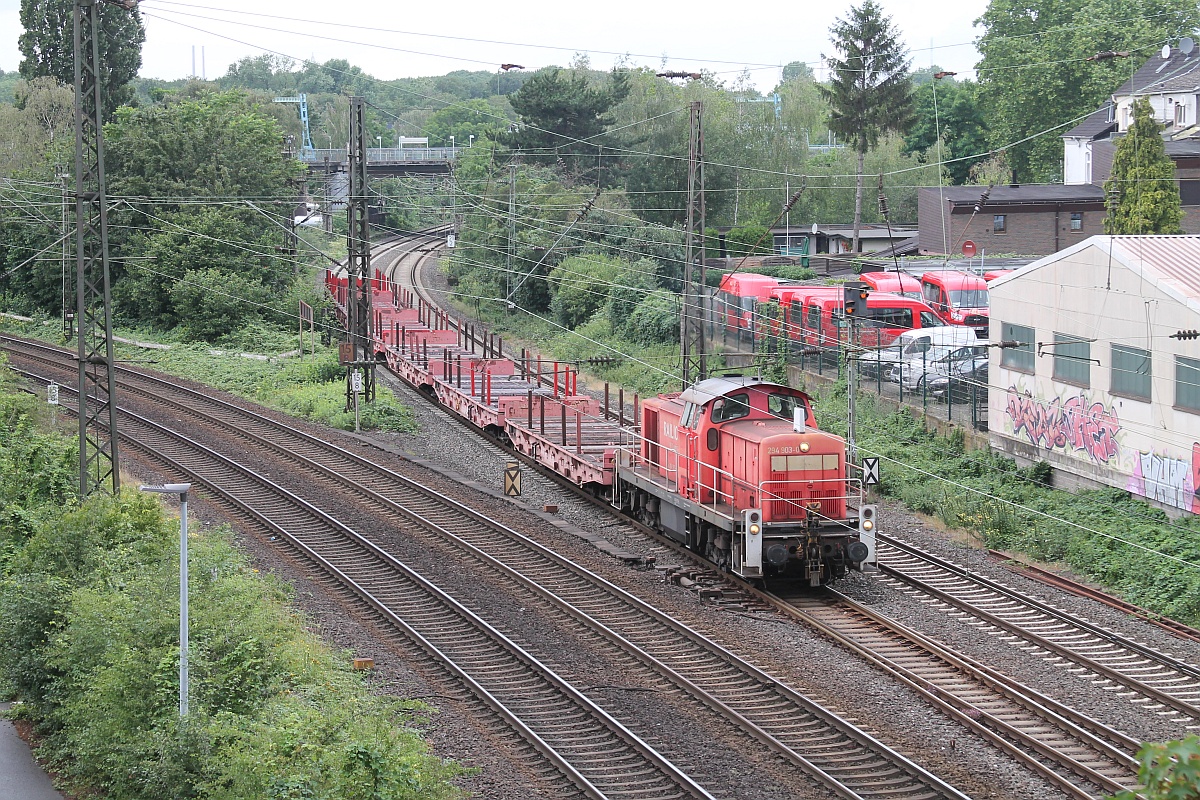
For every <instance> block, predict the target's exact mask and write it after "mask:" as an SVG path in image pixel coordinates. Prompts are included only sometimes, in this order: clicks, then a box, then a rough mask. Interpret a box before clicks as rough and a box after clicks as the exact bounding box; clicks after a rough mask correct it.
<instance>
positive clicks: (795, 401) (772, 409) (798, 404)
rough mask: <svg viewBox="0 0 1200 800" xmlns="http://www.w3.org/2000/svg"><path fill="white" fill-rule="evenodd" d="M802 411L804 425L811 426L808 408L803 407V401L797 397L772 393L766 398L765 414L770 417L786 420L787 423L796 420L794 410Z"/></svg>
mask: <svg viewBox="0 0 1200 800" xmlns="http://www.w3.org/2000/svg"><path fill="white" fill-rule="evenodd" d="M797 408H800V409H803V410H804V424H805V425H811V424H812V419H811V418H810V417H811V415H810V414H809V410H808V406H806V405H804V401H803V400H801V399H800V398H799V397H796V396H795V395H790V394H782V393H780V392H772V393H771V394H770V395H768V396H767V413H769V414H771V415H772V416H775V417H779V418H780V419H786V420H788V421H789V422H790V421H792V420H793V419H795V418H796V409H797Z"/></svg>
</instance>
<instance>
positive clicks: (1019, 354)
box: [1000, 322, 1034, 374]
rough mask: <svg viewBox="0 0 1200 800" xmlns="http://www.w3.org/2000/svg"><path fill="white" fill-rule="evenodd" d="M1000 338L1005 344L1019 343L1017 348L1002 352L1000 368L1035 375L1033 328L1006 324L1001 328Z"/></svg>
mask: <svg viewBox="0 0 1200 800" xmlns="http://www.w3.org/2000/svg"><path fill="white" fill-rule="evenodd" d="M1000 338H1001V339H1003V340H1004V341H1005V342H1017V343H1018V344H1017V346H1016V347H1005V348H1003V349H1002V350H1001V352H1002V353H1003V355H1002V356H1000V366H1002V367H1008V368H1009V369H1015V370H1018V371H1019V372H1028V373H1031V374H1032V373H1033V363H1034V362H1033V328H1027V327H1026V326H1024V325H1014V324H1013V323H1011V322H1005V323H1003V324H1002V325H1001V326H1000Z"/></svg>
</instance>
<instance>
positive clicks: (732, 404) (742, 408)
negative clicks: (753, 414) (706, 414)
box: [712, 393, 750, 422]
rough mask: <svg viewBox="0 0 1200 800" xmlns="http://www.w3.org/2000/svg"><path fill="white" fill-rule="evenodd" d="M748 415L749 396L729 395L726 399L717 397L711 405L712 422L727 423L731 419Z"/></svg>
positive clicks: (742, 394) (743, 394)
mask: <svg viewBox="0 0 1200 800" xmlns="http://www.w3.org/2000/svg"><path fill="white" fill-rule="evenodd" d="M749 414H750V395H748V394H745V393H741V394H731V395H729V396H728V397H718V398H717V399H716V400H714V401H713V405H712V421H713V422H728V421H729V420H731V419H741V418H742V417H745V416H748V415H749Z"/></svg>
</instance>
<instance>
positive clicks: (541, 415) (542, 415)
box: [538, 394, 546, 436]
mask: <svg viewBox="0 0 1200 800" xmlns="http://www.w3.org/2000/svg"><path fill="white" fill-rule="evenodd" d="M538 426H539V427H538V432H539V433H540V434H541V435H542V436H545V435H546V395H544V394H539V395H538Z"/></svg>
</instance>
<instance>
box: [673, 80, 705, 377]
mask: <svg viewBox="0 0 1200 800" xmlns="http://www.w3.org/2000/svg"><path fill="white" fill-rule="evenodd" d="M689 123H690V132H691V133H690V136H689V137H688V197H687V246H686V248H685V250H684V257H683V260H684V264H683V307H682V309H681V310H680V315H679V341H680V346H681V348H682V351H681V353H682V356H683V359H682V360H683V388H684V389H686V388H688V387H689V386H691V385H692V383H693V382H697V381H702V380H704V379H705V378H707V377H708V359H707V357H706V355H705V352H704V318H703V296H704V288H705V281H706V278H707V277H708V276H707V274H706V272H707V271H706V270H705V267H704V121H703V113H702V106H701V103H700V101H699V100H696V101H694V102H693V103H692V105H691V111H690V119H689ZM697 261H699V262H700V269H699V273H700V275H699V279H700V283H699V286H697V285H696V282H695V273H696V262H697Z"/></svg>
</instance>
